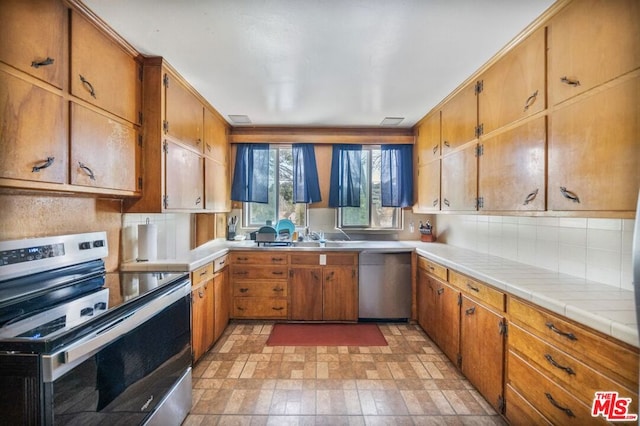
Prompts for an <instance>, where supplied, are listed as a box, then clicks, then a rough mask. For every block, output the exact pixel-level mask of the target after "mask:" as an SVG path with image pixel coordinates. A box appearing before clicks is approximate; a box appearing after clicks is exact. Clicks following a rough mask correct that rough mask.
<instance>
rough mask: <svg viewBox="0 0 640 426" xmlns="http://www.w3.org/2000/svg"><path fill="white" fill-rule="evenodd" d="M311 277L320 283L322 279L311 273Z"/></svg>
mask: <svg viewBox="0 0 640 426" xmlns="http://www.w3.org/2000/svg"><path fill="white" fill-rule="evenodd" d="M311 276H312V277H313V279H314V280H316V281H318V280H319V279H320V277H318V274H316V273H315V272H312V273H311Z"/></svg>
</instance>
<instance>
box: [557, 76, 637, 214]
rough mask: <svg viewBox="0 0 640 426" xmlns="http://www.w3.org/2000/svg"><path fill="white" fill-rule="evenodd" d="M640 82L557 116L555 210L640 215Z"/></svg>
mask: <svg viewBox="0 0 640 426" xmlns="http://www.w3.org/2000/svg"><path fill="white" fill-rule="evenodd" d="M638 99H640V77H637V76H636V77H635V78H632V79H628V80H626V81H623V82H619V83H618V84H617V85H615V86H613V87H611V88H608V89H607V90H604V91H600V92H598V93H596V94H594V95H592V96H590V97H588V98H586V99H584V100H583V101H581V102H577V103H572V104H570V105H567V106H566V107H563V108H560V109H557V110H555V111H554V112H553V113H552V115H551V119H550V123H549V154H548V156H549V189H548V203H549V210H585V211H586V210H592V211H593V210H601V211H602V210H604V211H634V210H635V207H636V200H637V197H638V187H640V154H639V153H640V119H639V117H640V103H639V102H638Z"/></svg>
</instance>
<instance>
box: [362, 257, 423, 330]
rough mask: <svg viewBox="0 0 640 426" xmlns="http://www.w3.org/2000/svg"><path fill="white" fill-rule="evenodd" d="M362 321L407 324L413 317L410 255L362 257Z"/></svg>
mask: <svg viewBox="0 0 640 426" xmlns="http://www.w3.org/2000/svg"><path fill="white" fill-rule="evenodd" d="M359 263H360V279H359V314H358V316H359V318H360V320H362V321H375V320H381V321H408V320H409V318H410V317H411V253H386V252H385V253H381V252H375V251H363V252H361V253H360V258H359Z"/></svg>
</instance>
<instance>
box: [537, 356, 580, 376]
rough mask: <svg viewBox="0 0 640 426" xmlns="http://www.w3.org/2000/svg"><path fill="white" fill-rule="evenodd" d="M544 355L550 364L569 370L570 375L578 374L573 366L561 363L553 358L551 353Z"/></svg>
mask: <svg viewBox="0 0 640 426" xmlns="http://www.w3.org/2000/svg"><path fill="white" fill-rule="evenodd" d="M544 357H545V358H546V359H547V361H549V364H551V365H553V366H554V367H556V368H559V369H560V370H564V371H566V372H567V374H568V375H572V374H573V375H574V376H575V375H576V372H575V371H573V368H571V367H565V366H563V365H560V364H558V363H557V362H556V360H555V359H553V357H552V356H551V355H550V354H545V355H544Z"/></svg>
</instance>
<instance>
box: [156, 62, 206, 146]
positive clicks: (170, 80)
mask: <svg viewBox="0 0 640 426" xmlns="http://www.w3.org/2000/svg"><path fill="white" fill-rule="evenodd" d="M164 85H165V90H166V96H165V99H166V107H165V113H166V117H165V124H164V129H165V134H168V135H170V136H173V137H174V138H176V139H179V140H180V141H181V142H183V143H185V144H187V145H190V146H191V147H193V148H194V149H196V150H197V151H198V152H203V148H202V145H203V144H202V132H203V120H204V117H203V114H204V108H203V106H202V104H201V103H200V101H199V100H198V98H196V96H195V95H194V94H193V93H191V92H190V91H189V90H188V89H187V88H186V87H184V86H183V85H182V84H181V83H180V82H179V81H178V80H177V79H176V78H174V77H172V76H171V75H169V74H165V77H164Z"/></svg>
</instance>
